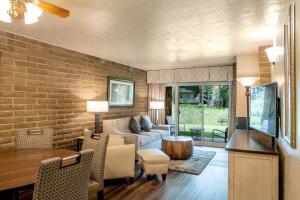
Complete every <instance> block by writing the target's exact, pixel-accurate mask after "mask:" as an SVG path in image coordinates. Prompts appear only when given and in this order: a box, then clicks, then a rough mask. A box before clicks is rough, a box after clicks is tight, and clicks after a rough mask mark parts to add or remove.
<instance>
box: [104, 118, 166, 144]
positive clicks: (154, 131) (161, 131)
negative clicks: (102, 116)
mask: <svg viewBox="0 0 300 200" xmlns="http://www.w3.org/2000/svg"><path fill="white" fill-rule="evenodd" d="M138 117H140V116H138ZM129 120H130V117H128V118H120V119H111V120H104V121H103V133H107V134H118V135H121V136H123V137H124V139H125V143H127V144H135V146H136V150H138V149H150V148H159V149H161V141H162V138H163V137H166V136H170V125H159V126H157V125H153V126H152V128H151V130H150V132H141V133H140V134H134V133H133V132H132V131H131V130H130V129H129Z"/></svg>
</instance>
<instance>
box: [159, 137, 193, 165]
mask: <svg viewBox="0 0 300 200" xmlns="http://www.w3.org/2000/svg"><path fill="white" fill-rule="evenodd" d="M193 146H194V143H193V139H192V138H191V137H184V136H169V137H165V138H163V139H162V150H163V152H165V153H166V154H167V155H168V156H169V157H170V158H172V159H175V160H186V159H189V158H190V157H191V156H192V155H193Z"/></svg>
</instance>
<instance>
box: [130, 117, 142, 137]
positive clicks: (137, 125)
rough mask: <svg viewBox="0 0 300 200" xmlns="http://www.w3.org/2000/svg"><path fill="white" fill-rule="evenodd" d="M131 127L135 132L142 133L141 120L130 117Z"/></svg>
mask: <svg viewBox="0 0 300 200" xmlns="http://www.w3.org/2000/svg"><path fill="white" fill-rule="evenodd" d="M129 128H130V130H131V131H132V132H134V133H135V134H140V132H141V125H140V122H139V121H138V120H137V119H136V118H135V117H131V118H130V120H129Z"/></svg>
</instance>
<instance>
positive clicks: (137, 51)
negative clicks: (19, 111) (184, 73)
mask: <svg viewBox="0 0 300 200" xmlns="http://www.w3.org/2000/svg"><path fill="white" fill-rule="evenodd" d="M46 2H49V3H54V4H56V5H59V6H61V7H63V8H66V9H69V10H70V11H71V15H70V17H68V18H66V19H60V18H58V17H56V16H53V15H51V14H48V13H44V14H43V15H42V16H41V17H40V21H39V22H38V23H36V24H32V25H24V23H23V21H14V22H13V23H11V24H6V23H3V22H0V27H1V29H4V30H8V31H11V32H15V33H18V34H21V35H25V36H28V37H32V38H35V39H38V40H42V41H45V42H48V43H51V44H55V45H58V46H62V47H65V48H69V49H72V50H76V51H80V52H83V53H87V54H90V55H93V56H97V57H100V58H104V59H108V60H112V61H116V62H119V63H122V64H126V65H130V66H133V67H137V68H140V69H145V70H153V69H172V68H184V67H195V66H199V67H201V66H213V65H221V64H228V63H232V62H234V60H235V55H237V54H240V53H253V52H257V49H258V46H259V45H262V44H271V43H272V38H273V37H274V34H275V27H276V23H277V18H278V17H279V14H280V10H281V0H46Z"/></svg>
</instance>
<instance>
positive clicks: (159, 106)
mask: <svg viewBox="0 0 300 200" xmlns="http://www.w3.org/2000/svg"><path fill="white" fill-rule="evenodd" d="M149 107H150V109H151V110H155V112H156V122H155V123H156V125H158V119H159V112H158V111H159V110H163V109H165V102H164V101H150V106H149Z"/></svg>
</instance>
